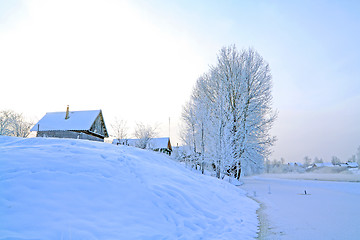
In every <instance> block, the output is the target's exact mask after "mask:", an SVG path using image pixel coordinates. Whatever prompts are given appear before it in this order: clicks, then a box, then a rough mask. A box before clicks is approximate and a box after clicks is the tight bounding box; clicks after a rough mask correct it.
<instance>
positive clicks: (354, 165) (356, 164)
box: [338, 162, 359, 168]
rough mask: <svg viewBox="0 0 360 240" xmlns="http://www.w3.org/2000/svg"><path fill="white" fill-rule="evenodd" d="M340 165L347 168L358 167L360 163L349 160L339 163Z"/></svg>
mask: <svg viewBox="0 0 360 240" xmlns="http://www.w3.org/2000/svg"><path fill="white" fill-rule="evenodd" d="M338 166H340V167H347V168H358V167H359V164H358V163H357V162H347V163H339V164H338Z"/></svg>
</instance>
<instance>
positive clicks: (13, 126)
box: [0, 110, 33, 137]
mask: <svg viewBox="0 0 360 240" xmlns="http://www.w3.org/2000/svg"><path fill="white" fill-rule="evenodd" d="M32 125H33V123H32V122H29V121H27V120H25V118H24V116H23V115H22V114H21V113H16V112H14V111H11V110H3V111H1V112H0V135H6V136H15V137H27V136H28V135H29V133H30V128H31V126H32Z"/></svg>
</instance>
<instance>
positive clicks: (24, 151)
mask: <svg viewBox="0 0 360 240" xmlns="http://www.w3.org/2000/svg"><path fill="white" fill-rule="evenodd" d="M257 208H258V204H257V203H255V202H254V201H252V200H251V199H249V198H247V197H246V196H245V192H244V191H243V190H240V189H238V188H236V187H235V186H232V185H230V184H228V183H226V182H224V181H221V180H218V179H216V178H212V177H208V176H203V175H200V174H197V173H194V172H191V171H190V170H188V169H186V168H184V167H183V166H182V165H180V164H178V163H176V162H173V161H172V160H171V159H169V158H167V157H166V156H164V155H162V154H159V153H155V152H149V151H145V150H140V149H136V148H132V147H127V146H114V145H111V144H107V143H99V142H91V141H86V140H72V139H44V138H30V139H23V138H14V137H2V136H0V213H1V214H0V239H253V238H254V237H256V231H257V225H258V221H257V217H256V209H257Z"/></svg>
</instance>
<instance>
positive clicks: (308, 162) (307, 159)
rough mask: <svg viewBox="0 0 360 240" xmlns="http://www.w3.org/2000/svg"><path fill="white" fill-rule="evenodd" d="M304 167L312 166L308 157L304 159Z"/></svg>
mask: <svg viewBox="0 0 360 240" xmlns="http://www.w3.org/2000/svg"><path fill="white" fill-rule="evenodd" d="M304 165H305V166H306V167H308V166H310V165H311V158H309V157H308V156H305V157H304Z"/></svg>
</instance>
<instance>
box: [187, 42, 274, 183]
mask: <svg viewBox="0 0 360 240" xmlns="http://www.w3.org/2000/svg"><path fill="white" fill-rule="evenodd" d="M271 88H272V83H271V74H270V68H269V65H268V64H267V63H266V62H265V61H264V60H263V59H262V57H261V56H260V55H259V54H258V53H257V52H256V51H254V50H253V49H247V50H241V51H238V50H237V49H236V48H235V46H230V47H224V48H223V49H221V51H220V52H219V55H218V61H217V64H216V65H215V66H212V67H211V69H210V70H209V72H208V73H205V74H204V75H203V76H201V77H200V78H199V79H198V80H197V83H196V85H195V87H194V89H193V94H192V96H191V99H190V103H191V104H190V105H188V104H187V105H186V106H185V107H184V111H183V120H184V122H185V124H184V126H186V128H184V129H183V132H185V134H184V136H187V139H186V140H185V142H186V143H188V142H192V144H193V145H194V149H195V148H198V149H199V150H198V152H199V153H200V154H201V156H200V158H201V162H202V163H204V162H206V163H207V165H210V164H211V165H213V166H215V167H216V175H217V177H220V176H221V175H222V176H223V175H224V174H227V175H233V176H235V177H237V178H239V177H240V175H241V172H242V170H244V172H243V173H244V174H245V175H247V174H250V173H254V172H258V171H260V169H262V167H263V161H264V159H265V158H266V157H267V156H268V155H269V153H270V152H269V147H270V146H271V145H272V143H273V142H274V140H275V139H274V138H273V137H271V136H270V134H269V130H270V128H271V126H272V123H273V121H274V120H275V118H276V114H275V113H274V112H273V110H272V107H271V105H272V95H271ZM184 116H185V117H184Z"/></svg>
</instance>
